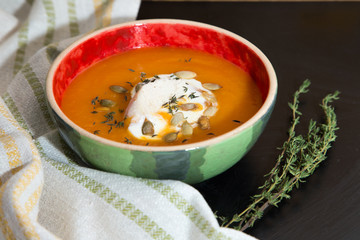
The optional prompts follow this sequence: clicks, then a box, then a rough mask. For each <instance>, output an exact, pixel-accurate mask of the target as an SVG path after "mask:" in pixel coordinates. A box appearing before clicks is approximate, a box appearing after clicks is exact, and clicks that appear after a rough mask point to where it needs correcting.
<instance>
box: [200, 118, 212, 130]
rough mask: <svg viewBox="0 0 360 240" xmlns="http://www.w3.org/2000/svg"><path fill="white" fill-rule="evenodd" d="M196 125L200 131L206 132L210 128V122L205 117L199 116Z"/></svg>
mask: <svg viewBox="0 0 360 240" xmlns="http://www.w3.org/2000/svg"><path fill="white" fill-rule="evenodd" d="M198 124H199V126H200V128H201V129H202V130H207V129H209V128H210V121H209V118H208V117H207V116H201V117H200V118H199V120H198Z"/></svg>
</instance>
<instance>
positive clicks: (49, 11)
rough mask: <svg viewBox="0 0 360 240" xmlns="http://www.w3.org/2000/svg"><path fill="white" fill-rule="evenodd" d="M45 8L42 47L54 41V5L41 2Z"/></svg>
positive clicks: (49, 1)
mask: <svg viewBox="0 0 360 240" xmlns="http://www.w3.org/2000/svg"><path fill="white" fill-rule="evenodd" d="M42 2H43V4H44V7H45V12H46V17H47V19H46V20H47V30H46V34H45V39H44V46H46V45H48V44H50V43H51V42H52V41H53V39H54V33H55V10H54V4H53V2H52V1H51V0H43V1H42Z"/></svg>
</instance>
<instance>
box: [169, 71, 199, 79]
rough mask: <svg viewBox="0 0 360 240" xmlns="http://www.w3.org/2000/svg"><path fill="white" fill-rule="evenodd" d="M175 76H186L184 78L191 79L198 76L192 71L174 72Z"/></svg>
mask: <svg viewBox="0 0 360 240" xmlns="http://www.w3.org/2000/svg"><path fill="white" fill-rule="evenodd" d="M174 74H175V76H177V77H179V78H184V79H191V78H194V77H196V73H194V72H191V71H179V72H176V73H174Z"/></svg>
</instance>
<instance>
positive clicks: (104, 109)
mask: <svg viewBox="0 0 360 240" xmlns="http://www.w3.org/2000/svg"><path fill="white" fill-rule="evenodd" d="M94 110H95V111H96V112H107V111H110V108H108V107H97V108H95V109H94Z"/></svg>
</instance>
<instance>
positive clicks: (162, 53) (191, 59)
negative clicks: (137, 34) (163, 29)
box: [61, 47, 262, 145]
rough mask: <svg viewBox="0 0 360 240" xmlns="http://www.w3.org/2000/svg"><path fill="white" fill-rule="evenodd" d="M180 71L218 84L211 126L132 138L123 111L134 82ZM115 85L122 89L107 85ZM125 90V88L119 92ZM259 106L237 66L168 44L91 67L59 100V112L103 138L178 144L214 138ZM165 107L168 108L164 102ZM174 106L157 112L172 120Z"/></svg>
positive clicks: (247, 78) (188, 94)
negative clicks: (172, 134) (168, 137)
mask: <svg viewBox="0 0 360 240" xmlns="http://www.w3.org/2000/svg"><path fill="white" fill-rule="evenodd" d="M179 71H191V72H193V73H196V77H193V78H194V79H195V80H197V81H200V82H201V83H203V84H204V83H211V84H215V86H220V87H221V88H219V89H216V90H212V91H211V93H213V95H214V96H215V97H216V109H217V111H216V113H215V114H214V115H212V116H211V117H209V118H208V120H209V124H210V126H209V127H208V128H202V127H199V124H195V125H194V124H192V127H193V130H192V131H193V132H192V134H190V135H189V134H187V135H184V134H181V133H180V134H178V133H179V132H180V131H179V132H177V133H176V136H175V139H172V140H171V141H164V136H162V135H161V134H162V133H153V132H151V131H150V132H151V134H150V135H149V134H148V135H149V136H147V137H145V138H140V137H136V136H134V132H133V131H129V126H130V125H131V124H132V119H131V117H128V116H127V114H128V112H129V111H128V107H129V105H134V99H135V98H133V99H132V96H133V97H134V93H135V92H136V91H135V87H136V85H137V84H138V83H144V82H145V83H147V82H149V80H151V79H156V78H159V77H158V76H162V77H163V76H165V77H166V76H174V75H173V73H177V72H179ZM154 76H155V77H154ZM175 76H176V75H175ZM159 82H160V81H159ZM184 84H187V83H184ZM114 85H115V86H118V87H119V86H121V88H119V89H117V90H116V89H115V90H116V91H114V89H110V86H114ZM200 85H201V84H200ZM124 89H126V90H127V91H126V92H123V90H124ZM185 90H187V89H186V87H184V96H186V97H185V98H187V97H188V99H192V97H191V94H192V95H193V97H194V96H195V97H199V96H197V95H196V94H193V93H192V92H185ZM140 91H142V90H140ZM140 91H139V92H140ZM201 91H202V90H201ZM148 95H149V94H148ZM157 95H160V94H159V93H156V92H154V93H153V95H152V96H151V94H150V96H151V97H150V98H154V99H155V98H156V97H158V96H157ZM181 97H182V96H181ZM198 99H200V98H198ZM109 100H110V101H109ZM149 100H151V99H149ZM177 100H178V101H180V100H179V98H178V99H177ZM169 102H171V99H169ZM206 104H207V103H206ZM261 105H262V98H261V94H260V91H259V89H258V88H257V86H256V84H255V83H254V81H253V80H252V79H251V77H250V76H249V75H248V74H247V73H246V72H244V71H243V70H242V69H241V68H239V67H238V66H236V65H234V64H232V63H231V62H229V61H226V60H224V59H222V58H220V57H216V56H213V55H211V54H208V53H204V52H200V51H195V50H191V49H181V48H170V47H162V48H144V49H136V50H131V51H129V52H125V53H122V54H119V55H115V56H111V57H109V58H106V59H104V60H102V61H100V62H98V63H96V64H94V65H92V66H91V67H89V68H88V69H86V70H85V71H83V72H82V73H80V74H79V75H78V76H77V77H76V78H75V79H74V80H73V82H72V83H71V84H70V85H69V86H68V88H67V89H66V91H65V93H64V96H63V99H62V102H61V108H62V110H63V112H64V113H65V114H66V115H67V116H68V117H69V118H70V119H71V120H72V121H73V122H74V123H76V124H77V125H79V126H80V127H82V128H83V129H85V130H87V131H89V132H91V133H93V134H97V135H99V136H101V137H103V138H107V139H110V140H114V141H118V142H123V143H128V144H137V145H178V144H186V143H193V142H198V141H203V140H206V139H209V138H213V137H215V136H218V135H221V134H223V133H226V132H228V131H230V130H232V129H234V128H236V127H238V126H240V125H241V124H242V123H244V122H245V121H247V120H248V119H249V118H251V117H252V116H253V115H254V114H255V113H256V112H257V111H258V110H259V108H260V107H261ZM163 106H164V108H168V107H169V105H166V102H165V103H164V104H163ZM199 106H200V108H203V107H205V105H204V106H202V105H199ZM169 110H170V108H169ZM173 110H174V111H172V110H171V111H168V112H166V113H164V112H162V113H161V116H162V117H163V118H164V119H167V120H169V121H170V120H171V119H172V117H173V116H174V114H175V113H176V112H177V107H175V108H174V109H173ZM184 121H186V117H185V120H184ZM200 126H201V125H200ZM143 131H144V126H143ZM157 135H159V136H160V138H159V136H157ZM163 135H164V134H163Z"/></svg>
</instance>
